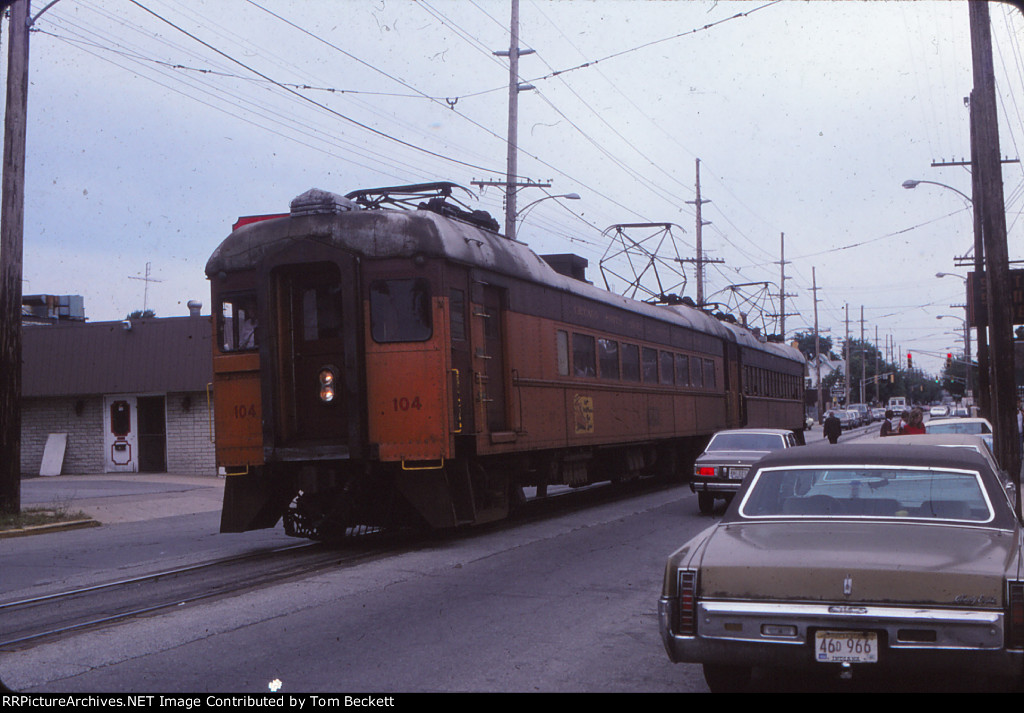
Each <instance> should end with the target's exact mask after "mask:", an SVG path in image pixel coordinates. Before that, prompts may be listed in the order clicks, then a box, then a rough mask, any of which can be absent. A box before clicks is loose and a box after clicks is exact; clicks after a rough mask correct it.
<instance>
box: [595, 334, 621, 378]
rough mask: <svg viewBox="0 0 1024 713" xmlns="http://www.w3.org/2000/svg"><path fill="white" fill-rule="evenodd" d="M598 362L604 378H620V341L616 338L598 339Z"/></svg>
mask: <svg viewBox="0 0 1024 713" xmlns="http://www.w3.org/2000/svg"><path fill="white" fill-rule="evenodd" d="M597 363H598V366H600V367H601V378H602V379H618V378H619V343H618V342H616V341H615V340H614V339H598V340H597Z"/></svg>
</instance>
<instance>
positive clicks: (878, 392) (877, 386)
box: [875, 324, 882, 403]
mask: <svg viewBox="0 0 1024 713" xmlns="http://www.w3.org/2000/svg"><path fill="white" fill-rule="evenodd" d="M880 354H881V351H880V350H879V349H878V325H877V324H876V325H875V401H876V402H877V403H882V391H881V389H882V385H881V384H879V383H878V373H879V372H880V371H881V367H880V366H879V364H878V357H879V355H880Z"/></svg>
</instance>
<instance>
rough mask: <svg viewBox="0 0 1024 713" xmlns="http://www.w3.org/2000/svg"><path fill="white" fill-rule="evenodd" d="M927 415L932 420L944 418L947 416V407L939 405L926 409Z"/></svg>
mask: <svg viewBox="0 0 1024 713" xmlns="http://www.w3.org/2000/svg"><path fill="white" fill-rule="evenodd" d="M928 415H929V416H930V417H932V418H945V417H946V416H948V415H949V407H948V406H943V405H942V404H939V405H938V406H932V407H931V408H930V409H928Z"/></svg>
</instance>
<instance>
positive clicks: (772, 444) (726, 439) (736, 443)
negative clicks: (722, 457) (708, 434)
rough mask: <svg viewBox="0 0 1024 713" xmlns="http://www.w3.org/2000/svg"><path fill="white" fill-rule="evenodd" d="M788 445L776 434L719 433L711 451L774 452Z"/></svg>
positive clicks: (713, 441) (714, 439) (711, 445)
mask: <svg viewBox="0 0 1024 713" xmlns="http://www.w3.org/2000/svg"><path fill="white" fill-rule="evenodd" d="M785 445H786V444H785V442H784V441H783V440H782V436H780V435H777V434H774V433H719V434H718V435H717V436H715V437H714V438H712V439H711V443H709V444H708V447H707V450H709V451H774V450H776V449H778V448H782V447H784V446H785Z"/></svg>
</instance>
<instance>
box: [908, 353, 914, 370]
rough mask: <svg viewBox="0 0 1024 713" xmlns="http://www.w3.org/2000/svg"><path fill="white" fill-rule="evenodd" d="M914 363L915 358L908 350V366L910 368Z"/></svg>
mask: <svg viewBox="0 0 1024 713" xmlns="http://www.w3.org/2000/svg"><path fill="white" fill-rule="evenodd" d="M912 364H913V359H912V358H911V356H910V352H907V368H908V369H909V368H910V367H911V365H912Z"/></svg>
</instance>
